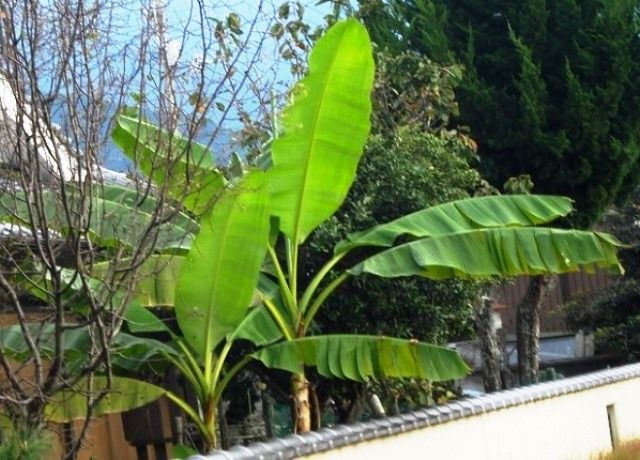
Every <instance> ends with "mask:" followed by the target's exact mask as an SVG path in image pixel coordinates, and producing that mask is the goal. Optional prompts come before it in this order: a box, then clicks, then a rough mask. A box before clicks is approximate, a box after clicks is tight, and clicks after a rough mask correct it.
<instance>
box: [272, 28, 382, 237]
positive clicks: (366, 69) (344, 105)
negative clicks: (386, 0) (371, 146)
mask: <svg viewBox="0 0 640 460" xmlns="http://www.w3.org/2000/svg"><path fill="white" fill-rule="evenodd" d="M373 73H374V64H373V57H372V52H371V43H370V41H369V37H368V34H367V31H366V30H365V28H364V27H363V26H362V25H361V24H359V23H358V22H357V21H356V20H353V19H352V20H348V21H344V22H341V23H338V24H336V25H335V26H333V27H332V28H331V29H330V30H329V31H328V32H327V33H326V35H325V36H324V37H322V38H321V39H320V40H318V42H317V44H316V46H315V47H314V49H313V51H312V52H311V56H310V58H309V74H308V76H307V77H306V78H305V79H303V80H302V81H300V82H299V84H298V85H297V87H296V88H295V90H294V99H293V103H292V104H291V105H290V106H289V107H287V108H286V109H285V111H284V114H283V117H282V125H283V127H284V132H283V133H282V134H281V135H280V137H278V138H277V139H276V140H274V141H273V143H272V147H271V149H272V150H271V156H272V161H273V167H272V169H271V170H270V171H269V176H270V177H269V183H270V187H271V193H272V207H273V215H275V216H277V217H279V218H280V229H281V231H282V232H283V233H284V234H285V235H287V236H288V237H289V238H290V239H291V240H292V242H293V243H294V244H295V245H297V244H300V243H302V242H303V241H304V240H305V239H306V237H307V236H308V235H309V234H310V233H311V231H312V230H313V229H314V228H316V227H317V226H318V225H319V224H320V223H321V222H323V221H324V220H326V219H327V218H328V217H330V216H331V215H332V214H333V213H334V212H335V211H336V209H337V208H338V207H339V206H340V204H341V203H342V202H343V200H344V198H345V196H346V194H347V192H348V190H349V187H350V186H351V183H352V182H353V180H354V177H355V172H356V167H357V165H358V161H359V160H360V156H361V155H362V149H363V147H364V143H365V140H366V138H367V134H368V132H369V128H370V122H369V116H370V113H371V100H370V93H371V88H372V84H373Z"/></svg>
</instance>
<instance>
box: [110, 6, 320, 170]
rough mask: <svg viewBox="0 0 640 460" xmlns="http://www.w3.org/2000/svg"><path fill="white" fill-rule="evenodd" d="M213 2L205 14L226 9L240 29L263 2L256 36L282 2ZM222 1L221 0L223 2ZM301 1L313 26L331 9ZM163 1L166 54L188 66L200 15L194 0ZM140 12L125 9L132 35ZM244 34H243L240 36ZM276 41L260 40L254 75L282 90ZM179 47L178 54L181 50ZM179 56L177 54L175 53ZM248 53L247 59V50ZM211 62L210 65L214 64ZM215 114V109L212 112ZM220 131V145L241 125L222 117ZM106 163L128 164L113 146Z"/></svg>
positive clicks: (197, 45)
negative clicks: (238, 21)
mask: <svg viewBox="0 0 640 460" xmlns="http://www.w3.org/2000/svg"><path fill="white" fill-rule="evenodd" d="M204 3H212V4H214V5H215V6H211V7H209V8H207V10H206V16H207V17H213V18H218V19H224V18H226V17H227V16H228V14H229V13H235V14H237V15H238V16H239V17H240V19H241V24H242V26H243V30H244V31H246V29H247V27H248V24H249V23H250V22H251V20H252V19H253V18H254V17H256V14H258V7H259V5H260V4H261V5H262V11H261V13H260V14H259V21H258V23H257V25H256V28H255V30H256V33H255V34H254V36H255V37H256V41H257V38H258V37H260V36H261V33H264V32H265V31H268V30H269V29H270V27H271V25H272V24H273V18H274V17H275V16H276V15H277V11H278V7H279V6H280V5H281V4H282V3H283V2H282V0H264V1H262V2H260V1H259V0H245V1H243V0H228V1H226V2H214V1H213V0H212V1H210V2H207V1H205V2H204ZM223 3H224V4H223ZM290 3H291V4H292V5H291V10H292V11H293V10H294V9H295V3H296V2H290ZM300 3H301V4H302V5H303V6H304V11H305V13H304V20H305V21H306V22H307V23H308V24H310V25H311V26H312V27H313V26H316V25H320V24H322V23H323V17H324V16H325V15H326V14H328V13H329V12H330V11H331V6H330V4H328V3H327V4H322V5H316V3H317V0H311V1H310V0H301V1H300ZM165 4H166V20H167V22H168V32H167V34H166V36H167V39H168V40H169V47H168V48H169V51H170V52H169V54H171V55H172V56H173V58H175V59H178V62H179V65H181V66H187V67H188V65H189V62H192V61H194V60H196V59H198V57H199V53H201V47H202V45H201V42H200V40H199V36H198V34H197V32H198V31H199V22H200V20H199V15H198V14H197V11H195V9H192V8H191V5H195V0H165ZM127 14H128V16H126V15H127ZM141 20H144V19H141V16H140V14H139V12H138V14H135V11H131V12H129V13H127V12H126V11H125V18H124V20H123V23H124V24H126V25H124V28H125V29H129V30H130V31H132V32H131V33H132V34H134V35H135V33H136V32H137V30H139V29H140V28H141V25H140V23H139V21H141ZM184 30H192V31H194V32H196V33H194V34H193V35H192V36H191V37H188V38H187V41H186V45H182V43H183V37H184V36H183V32H184ZM122 36H123V39H124V40H126V30H125V31H123V35H122ZM242 37H244V36H242ZM277 46H278V45H277V43H276V42H275V40H273V39H269V40H266V41H265V42H264V44H263V47H262V49H261V53H260V59H259V61H258V63H257V64H256V69H257V71H256V72H255V75H258V76H259V77H258V81H257V82H258V86H262V87H264V88H273V89H274V91H276V92H279V93H281V92H282V91H284V90H285V88H287V87H289V86H290V85H291V84H292V83H293V82H292V77H291V73H290V71H289V68H290V65H289V63H288V62H285V61H282V59H280V58H279V56H278V52H277ZM180 50H181V54H180ZM179 54H180V56H179V57H178V55H179ZM245 54H247V58H246V59H247V60H248V59H249V57H248V56H250V55H251V54H250V53H245ZM213 67H214V66H212V68H213ZM236 67H237V69H239V70H241V71H242V70H243V69H245V68H246V67H248V64H247V62H242V61H239V62H238V64H237V66H236ZM209 80H210V81H212V82H213V81H215V80H216V76H215V74H213V73H212V75H211V77H210V78H209ZM245 99H246V100H247V101H248V102H247V106H248V107H247V108H248V109H251V104H252V102H251V100H252V97H251V95H250V94H247V95H246V96H245ZM220 101H222V102H225V101H224V96H221V98H220ZM215 115H216V113H215V111H214V112H212V116H213V117H214V116H215ZM211 124H212V125H213V126H217V125H216V120H212V123H211ZM223 127H224V129H223V133H222V135H221V136H219V137H220V139H217V141H216V142H215V143H214V146H215V145H220V143H225V142H228V133H229V132H230V131H232V130H234V129H238V128H239V127H240V123H239V122H237V121H235V120H234V119H233V118H230V119H227V120H225V122H224V124H223ZM105 163H106V166H107V167H110V168H113V169H118V170H123V169H126V168H127V165H128V162H127V161H126V160H125V159H124V158H123V157H122V155H121V154H119V153H118V152H117V151H114V149H108V151H107V153H106V155H105Z"/></svg>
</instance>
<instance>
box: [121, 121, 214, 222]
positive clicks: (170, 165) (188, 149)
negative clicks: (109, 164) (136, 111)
mask: <svg viewBox="0 0 640 460" xmlns="http://www.w3.org/2000/svg"><path fill="white" fill-rule="evenodd" d="M111 136H112V138H113V141H114V142H115V143H116V145H118V147H120V148H121V149H122V151H123V152H124V153H125V154H126V155H127V156H128V157H129V158H131V159H132V160H133V161H134V162H135V163H136V166H137V167H138V168H140V170H141V171H142V172H143V173H144V174H145V175H146V176H147V177H150V178H151V179H152V180H153V182H154V183H155V184H156V185H158V186H166V187H167V190H168V192H169V194H170V195H171V196H172V197H173V198H174V199H176V200H177V201H179V202H180V203H182V205H183V206H184V207H185V208H186V209H188V210H190V211H191V212H193V213H195V214H202V213H203V212H205V211H206V210H207V209H208V208H210V207H211V205H212V203H213V200H214V198H215V197H216V195H217V194H218V193H219V192H220V191H221V190H222V188H223V187H224V186H225V179H224V176H223V175H222V173H221V172H220V171H218V170H217V169H216V168H215V164H214V161H213V155H212V154H211V152H210V151H209V150H208V149H207V148H206V147H205V146H203V145H201V144H198V143H197V142H194V141H190V140H188V139H185V138H183V137H182V136H180V135H179V134H177V133H175V134H172V135H170V134H169V133H167V132H166V131H164V130H161V129H158V127H156V126H154V125H153V124H151V123H148V122H146V121H142V120H138V119H137V118H133V117H129V116H126V115H119V116H118V117H117V118H116V123H115V127H114V129H113V132H112V135H111Z"/></svg>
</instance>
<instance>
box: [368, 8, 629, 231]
mask: <svg viewBox="0 0 640 460" xmlns="http://www.w3.org/2000/svg"><path fill="white" fill-rule="evenodd" d="M639 8H640V2H638V0H607V1H601V0H506V1H505V0H482V1H480V0H409V1H391V2H389V3H388V4H383V3H381V2H371V1H367V0H361V8H360V15H361V16H362V18H363V20H364V22H365V23H366V24H367V25H368V27H369V28H370V30H371V34H372V38H373V40H374V41H375V42H377V44H378V45H379V46H380V47H381V48H389V49H390V50H392V51H394V50H395V51H400V50H412V51H415V52H419V53H421V54H424V55H425V56H429V57H431V58H433V59H435V60H436V61H439V62H443V63H447V64H450V63H452V62H454V61H459V62H461V63H463V64H464V66H465V72H464V78H463V80H462V82H461V85H460V88H459V92H458V95H459V102H460V121H461V123H463V124H466V125H469V126H470V127H471V129H472V131H473V136H474V137H475V138H476V139H477V140H478V144H479V148H478V153H479V154H480V156H481V158H482V166H483V172H484V173H486V175H487V176H488V177H489V179H490V180H491V181H492V183H494V184H497V185H501V184H502V183H504V182H505V181H506V180H507V179H508V178H509V177H512V176H518V175H520V174H530V175H531V178H532V180H533V182H534V184H535V191H536V193H554V194H562V195H567V196H570V197H572V198H573V199H575V200H576V209H577V211H578V212H577V213H576V215H575V216H574V217H573V222H572V223H573V224H574V225H577V226H581V227H586V226H589V225H591V224H593V223H594V222H595V221H596V220H597V218H598V217H599V215H600V214H601V213H602V212H603V210H604V209H605V208H607V207H608V206H609V205H611V204H612V203H622V202H624V201H625V200H626V199H627V197H628V196H629V194H630V193H631V191H632V190H633V188H634V186H635V184H636V183H637V182H638V177H639V175H640V112H639V111H638V110H637V107H638V105H639V102H640V36H639V31H640V19H639V15H638V11H639Z"/></svg>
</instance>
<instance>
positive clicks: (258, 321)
mask: <svg viewBox="0 0 640 460" xmlns="http://www.w3.org/2000/svg"><path fill="white" fill-rule="evenodd" d="M281 338H282V331H280V328H278V326H277V325H276V323H275V322H274V321H273V317H272V316H271V314H270V313H269V311H268V310H267V309H266V308H265V307H264V306H263V305H259V306H257V307H254V308H252V309H251V310H250V311H249V313H248V314H247V316H246V317H245V319H244V320H242V322H241V323H240V324H239V325H238V327H237V328H236V330H235V331H233V334H232V335H231V340H236V339H244V340H249V341H250V342H252V343H253V344H254V345H256V346H259V347H261V346H264V345H268V344H270V343H273V342H275V341H276V340H280V339H281Z"/></svg>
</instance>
